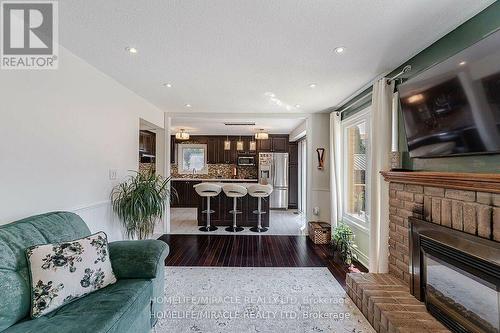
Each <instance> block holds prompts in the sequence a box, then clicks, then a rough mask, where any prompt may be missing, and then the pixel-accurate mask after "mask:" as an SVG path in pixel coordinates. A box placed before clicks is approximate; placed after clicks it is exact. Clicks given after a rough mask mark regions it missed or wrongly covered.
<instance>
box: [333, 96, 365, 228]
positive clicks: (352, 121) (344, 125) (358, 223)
mask: <svg viewBox="0 0 500 333" xmlns="http://www.w3.org/2000/svg"><path fill="white" fill-rule="evenodd" d="M370 120H371V106H368V107H366V108H365V109H363V110H361V111H359V112H357V113H356V114H355V115H353V116H351V117H349V118H347V119H346V120H343V121H342V122H341V124H340V128H341V140H340V141H341V148H340V156H341V157H342V171H341V178H342V188H343V189H344V190H343V193H342V221H343V222H345V223H347V224H350V225H353V226H354V227H356V228H357V229H360V230H361V231H364V232H366V233H369V231H370V214H369V212H370V179H371V173H370V169H371V168H370V165H371V159H372V158H371V154H372V149H371V148H372V147H371V140H372V135H371V122H370ZM362 122H366V125H367V127H366V128H367V135H368V140H367V146H366V150H367V154H366V155H367V156H366V174H365V183H366V187H365V188H366V190H365V193H366V197H365V200H366V213H365V220H364V221H363V220H362V219H360V218H356V217H354V216H352V215H350V214H347V213H346V212H345V211H346V209H345V207H346V203H347V194H348V189H349V186H347V171H348V170H347V161H348V159H347V158H346V156H345V155H344V154H346V152H347V135H346V134H347V129H348V128H349V127H352V126H355V125H357V124H359V123H362Z"/></svg>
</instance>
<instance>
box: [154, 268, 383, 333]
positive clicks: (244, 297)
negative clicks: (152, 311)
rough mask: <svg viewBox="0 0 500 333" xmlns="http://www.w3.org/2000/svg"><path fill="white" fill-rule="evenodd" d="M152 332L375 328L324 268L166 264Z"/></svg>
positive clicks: (358, 330) (357, 331)
mask: <svg viewBox="0 0 500 333" xmlns="http://www.w3.org/2000/svg"><path fill="white" fill-rule="evenodd" d="M155 301H156V302H160V303H161V304H162V308H163V311H160V312H159V313H157V314H156V316H157V317H158V319H159V320H158V323H157V325H156V327H155V330H156V332H158V333H160V332H161V333H163V332H203V333H212V332H214V333H219V332H221V333H222V332H231V333H239V332H351V333H361V332H375V331H374V330H373V328H372V327H371V326H370V324H369V323H368V322H367V321H366V319H365V318H364V317H363V315H362V314H361V312H360V311H359V310H358V309H357V307H356V306H355V305H354V304H353V303H352V301H351V300H350V299H349V297H348V296H347V295H346V293H345V291H344V289H343V288H342V287H341V286H340V284H339V283H338V282H337V280H335V278H334V277H333V276H332V274H331V273H330V272H329V271H328V269H327V268H326V267H308V268H257V267H167V269H166V273H165V296H164V297H163V298H162V299H158V300H155Z"/></svg>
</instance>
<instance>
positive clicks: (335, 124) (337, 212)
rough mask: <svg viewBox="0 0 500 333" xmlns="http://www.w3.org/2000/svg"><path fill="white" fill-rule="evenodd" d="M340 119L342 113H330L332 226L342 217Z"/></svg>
mask: <svg viewBox="0 0 500 333" xmlns="http://www.w3.org/2000/svg"><path fill="white" fill-rule="evenodd" d="M340 121H341V115H340V113H339V114H337V112H332V113H330V165H331V168H330V207H331V209H330V212H331V213H330V215H331V217H330V219H331V224H332V227H334V226H336V225H337V222H338V221H339V220H340V219H341V218H342V175H341V174H340V166H341V163H342V162H341V161H342V157H341V156H340V154H341V150H340V147H341V145H342V141H341V140H342V135H341V134H342V133H341V128H340Z"/></svg>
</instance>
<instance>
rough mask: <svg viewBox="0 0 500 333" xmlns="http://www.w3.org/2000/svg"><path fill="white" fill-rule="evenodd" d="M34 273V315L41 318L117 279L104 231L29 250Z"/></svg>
mask: <svg viewBox="0 0 500 333" xmlns="http://www.w3.org/2000/svg"><path fill="white" fill-rule="evenodd" d="M26 256H27V259H28V263H29V266H30V273H31V317H32V318H38V317H40V316H43V315H45V314H47V313H49V312H51V311H54V310H55V309H57V308H59V307H61V306H63V305H65V304H67V303H69V302H71V301H73V300H75V299H77V298H79V297H82V296H85V295H87V294H89V293H91V292H94V291H96V290H99V289H101V288H104V287H106V286H107V285H109V284H113V283H115V282H116V277H115V274H114V273H113V269H112V268H111V261H110V260H109V251H108V240H107V237H106V234H105V233H104V232H98V233H96V234H94V235H91V236H89V237H85V238H82V239H77V240H74V241H70V242H64V243H57V244H46V245H36V246H32V247H29V248H28V249H27V250H26Z"/></svg>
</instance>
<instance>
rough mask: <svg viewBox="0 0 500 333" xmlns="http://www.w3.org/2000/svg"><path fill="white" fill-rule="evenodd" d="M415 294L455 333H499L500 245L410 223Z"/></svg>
mask: <svg viewBox="0 0 500 333" xmlns="http://www.w3.org/2000/svg"><path fill="white" fill-rule="evenodd" d="M409 223H410V252H411V253H410V268H411V272H410V273H411V292H412V294H413V295H414V296H415V297H416V298H417V299H419V300H421V301H423V302H425V305H426V307H427V310H428V311H429V312H430V313H431V314H432V315H433V316H434V317H436V318H437V319H438V320H440V321H441V322H442V323H443V324H445V325H446V326H447V327H448V328H449V329H450V330H452V331H454V332H488V333H489V332H495V333H499V332H500V243H498V242H494V241H490V240H486V239H481V238H479V237H476V236H473V235H469V234H466V233H464V232H460V231H456V230H452V229H450V228H447V227H443V226H441V225H437V224H434V223H429V222H426V221H422V220H420V219H417V218H414V217H410V218H409Z"/></svg>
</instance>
